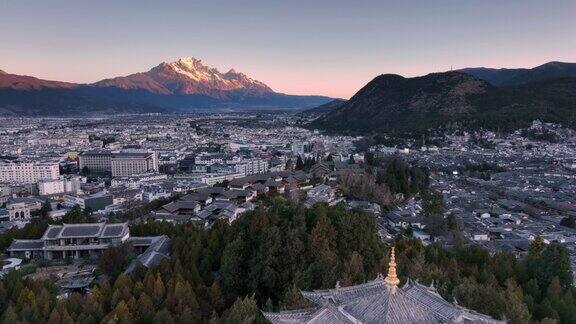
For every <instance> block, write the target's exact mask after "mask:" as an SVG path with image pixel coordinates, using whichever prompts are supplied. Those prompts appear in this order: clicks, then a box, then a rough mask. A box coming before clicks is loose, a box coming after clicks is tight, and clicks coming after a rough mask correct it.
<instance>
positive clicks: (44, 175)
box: [0, 162, 60, 183]
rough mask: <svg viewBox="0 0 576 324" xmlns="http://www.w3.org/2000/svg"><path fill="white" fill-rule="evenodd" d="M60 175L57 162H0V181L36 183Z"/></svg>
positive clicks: (56, 177)
mask: <svg viewBox="0 0 576 324" xmlns="http://www.w3.org/2000/svg"><path fill="white" fill-rule="evenodd" d="M58 177H60V167H59V165H58V162H8V163H0V182H11V183H36V182H38V181H39V180H54V179H58Z"/></svg>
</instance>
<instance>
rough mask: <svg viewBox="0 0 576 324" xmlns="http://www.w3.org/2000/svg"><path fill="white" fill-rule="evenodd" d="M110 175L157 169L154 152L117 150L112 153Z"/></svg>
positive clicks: (142, 172)
mask: <svg viewBox="0 0 576 324" xmlns="http://www.w3.org/2000/svg"><path fill="white" fill-rule="evenodd" d="M111 167H112V176H114V177H127V176H131V175H136V174H144V173H151V172H157V171H158V159H157V157H156V153H155V152H118V153H113V154H112V159H111Z"/></svg>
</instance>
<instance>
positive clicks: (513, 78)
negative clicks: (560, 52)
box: [459, 62, 576, 86]
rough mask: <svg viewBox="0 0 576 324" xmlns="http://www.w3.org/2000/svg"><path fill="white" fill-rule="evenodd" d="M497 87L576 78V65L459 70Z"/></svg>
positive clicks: (547, 64)
mask: <svg viewBox="0 0 576 324" xmlns="http://www.w3.org/2000/svg"><path fill="white" fill-rule="evenodd" d="M459 71H460V72H464V73H466V74H470V75H472V76H475V77H477V78H479V79H482V80H485V81H488V82H489V83H491V84H493V85H495V86H507V85H520V84H525V83H529V82H534V81H539V80H545V79H553V78H561V77H576V63H563V62H549V63H546V64H543V65H540V66H537V67H535V68H532V69H491V68H484V67H482V68H466V69H462V70H459Z"/></svg>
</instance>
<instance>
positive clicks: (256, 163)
mask: <svg viewBox="0 0 576 324" xmlns="http://www.w3.org/2000/svg"><path fill="white" fill-rule="evenodd" d="M235 170H236V172H238V173H243V174H245V175H251V174H261V173H267V172H268V161H266V160H262V159H250V160H244V161H242V162H240V163H238V164H236V165H235Z"/></svg>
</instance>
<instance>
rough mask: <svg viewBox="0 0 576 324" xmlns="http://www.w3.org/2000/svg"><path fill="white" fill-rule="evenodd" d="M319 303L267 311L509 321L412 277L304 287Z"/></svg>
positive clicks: (276, 317) (329, 318)
mask: <svg viewBox="0 0 576 324" xmlns="http://www.w3.org/2000/svg"><path fill="white" fill-rule="evenodd" d="M302 295H303V296H304V297H305V298H307V299H309V300H310V301H312V302H313V303H314V304H316V305H317V306H316V307H314V308H310V309H303V310H297V311H288V312H279V313H264V316H265V318H266V319H267V320H268V321H270V322H271V323H282V324H284V323H331V324H336V323H391V324H409V323H479V324H480V323H482V324H484V323H485V324H489V323H505V322H504V321H498V320H495V319H492V318H491V317H489V316H486V315H482V314H479V313H476V312H474V311H471V310H468V309H466V308H464V307H461V306H458V305H455V304H452V303H449V302H447V301H446V300H444V299H443V298H442V297H441V296H440V295H439V294H438V292H437V291H436V290H435V289H434V288H432V287H426V286H424V285H421V284H419V283H416V282H413V281H411V280H408V282H407V283H406V284H405V285H404V286H403V287H401V288H400V287H397V286H395V285H390V284H387V283H386V282H385V281H384V280H383V278H382V277H381V276H379V277H378V278H377V279H376V280H373V281H369V282H367V283H364V284H360V285H356V286H349V287H337V288H335V289H326V290H315V291H309V292H306V291H303V292H302Z"/></svg>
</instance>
